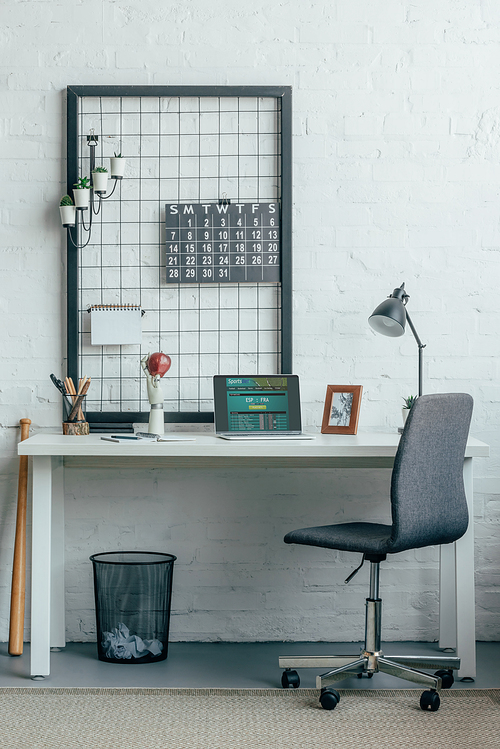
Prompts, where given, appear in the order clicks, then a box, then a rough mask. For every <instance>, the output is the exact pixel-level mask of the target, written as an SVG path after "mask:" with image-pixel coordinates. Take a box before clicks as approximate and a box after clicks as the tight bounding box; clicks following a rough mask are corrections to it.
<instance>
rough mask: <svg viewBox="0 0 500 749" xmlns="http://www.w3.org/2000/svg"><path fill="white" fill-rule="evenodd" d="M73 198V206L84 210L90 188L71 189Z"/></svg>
mask: <svg viewBox="0 0 500 749" xmlns="http://www.w3.org/2000/svg"><path fill="white" fill-rule="evenodd" d="M73 198H74V200H75V208H79V209H80V210H85V208H88V207H89V199H90V189H88V190H87V189H84V190H73Z"/></svg>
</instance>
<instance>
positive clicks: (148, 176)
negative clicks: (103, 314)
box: [78, 96, 282, 421]
mask: <svg viewBox="0 0 500 749" xmlns="http://www.w3.org/2000/svg"><path fill="white" fill-rule="evenodd" d="M280 104H281V100H280V99H279V98H277V97H274V96H273V97H257V96H255V97H252V96H235V97H233V96H213V97H212V96H203V97H200V96H126V97H125V96H82V97H80V105H79V113H78V174H79V176H85V175H88V171H89V148H88V145H87V135H88V133H89V131H90V130H91V129H93V130H94V131H95V134H96V135H97V136H98V145H97V148H96V166H100V165H102V166H106V167H108V168H109V163H108V158H109V157H111V156H113V155H114V154H115V153H121V154H122V155H123V157H125V158H126V160H127V167H126V172H125V177H124V179H123V181H121V182H120V183H118V185H117V188H116V190H115V192H114V193H113V195H111V196H110V197H109V198H107V199H106V200H104V201H102V206H101V210H100V213H99V214H98V215H97V216H94V217H93V226H92V233H91V239H90V241H89V242H88V244H87V245H86V246H84V247H83V248H82V249H80V250H79V256H78V372H79V374H80V376H89V377H92V387H91V389H90V390H89V394H88V397H87V410H88V413H89V420H92V413H94V414H98V413H102V412H106V413H110V414H111V420H113V417H112V415H113V414H117V415H118V414H127V413H130V414H132V413H134V414H137V412H142V413H144V412H147V411H148V410H149V403H148V400H147V392H146V383H145V378H144V375H143V373H142V370H141V367H140V361H141V358H142V357H144V356H145V355H147V354H148V353H152V352H154V351H163V352H164V353H166V354H168V355H169V356H170V357H171V359H172V366H171V369H170V371H169V372H168V373H167V375H166V376H165V378H164V379H163V381H162V390H163V393H164V395H165V403H164V409H165V412H166V414H167V417H166V418H167V419H168V420H171V421H176V420H184V421H189V420H191V419H190V418H189V414H195V413H198V414H199V413H200V412H207V411H209V412H210V411H211V410H212V408H213V391H212V377H213V375H214V374H221V373H222V374H224V373H227V374H258V373H270V374H272V373H280V372H281V371H282V370H281V362H282V351H281V348H282V344H281V340H282V288H281V283H279V282H272V283H271V282H269V283H235V284H230V283H229V284H228V283H225V284H217V283H213V284H209V285H207V284H194V283H193V284H187V285H186V284H183V285H180V284H179V285H176V284H174V285H172V284H170V285H167V283H166V258H165V254H166V250H165V244H166V235H165V204H167V203H173V202H189V201H191V202H202V201H206V202H211V203H214V202H217V201H218V200H220V199H222V198H224V199H229V200H231V201H233V200H234V201H238V202H252V201H255V202H260V203H264V202H272V201H276V202H279V201H280V196H281V167H280V165H281V153H280V148H281V138H280V130H281V123H280V115H281V107H280ZM108 194H109V190H108ZM95 202H97V199H95ZM86 213H88V211H87V212H86ZM87 223H88V220H87V219H86V224H87ZM86 241H87V235H86V233H85V232H84V231H81V233H80V242H81V243H82V244H85V242H86ZM96 304H124V305H130V304H132V305H140V306H141V307H142V309H143V310H144V311H145V314H144V316H143V319H142V329H143V335H142V344H141V345H127V346H124V345H122V346H92V345H91V343H90V314H89V313H88V310H89V307H90V306H92V305H96ZM180 413H184V418H182V419H181V418H179V419H177V418H176V414H180ZM186 414H187V417H186ZM168 415H170V416H168ZM193 420H194V419H193Z"/></svg>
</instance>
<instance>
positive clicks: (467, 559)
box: [456, 458, 476, 678]
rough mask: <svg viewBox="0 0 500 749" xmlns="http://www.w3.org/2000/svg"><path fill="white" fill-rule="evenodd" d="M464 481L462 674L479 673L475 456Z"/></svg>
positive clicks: (459, 550) (459, 561)
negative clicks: (475, 580) (465, 507)
mask: <svg viewBox="0 0 500 749" xmlns="http://www.w3.org/2000/svg"><path fill="white" fill-rule="evenodd" d="M464 485H465V495H466V497H467V507H468V509H469V527H468V528H467V531H466V533H465V535H463V536H462V538H459V539H458V541H457V542H456V571H457V655H458V656H459V658H460V659H461V666H460V670H459V672H458V676H459V677H460V678H464V677H472V678H474V677H475V676H476V621H475V591H474V487H473V473H472V458H465V460H464Z"/></svg>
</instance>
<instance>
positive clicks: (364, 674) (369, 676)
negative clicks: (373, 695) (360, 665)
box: [358, 671, 373, 679]
mask: <svg viewBox="0 0 500 749" xmlns="http://www.w3.org/2000/svg"><path fill="white" fill-rule="evenodd" d="M363 676H366V678H367V679H371V678H372V676H373V673H372V672H371V671H370V672H369V673H366V671H361V673H360V674H358V679H362V678H363Z"/></svg>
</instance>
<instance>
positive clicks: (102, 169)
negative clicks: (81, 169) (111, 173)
mask: <svg viewBox="0 0 500 749" xmlns="http://www.w3.org/2000/svg"><path fill="white" fill-rule="evenodd" d="M96 172H97V173H99V174H107V173H108V170H107V169H106V167H105V166H96V167H95V169H93V170H92V173H93V174H95V173H96Z"/></svg>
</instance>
